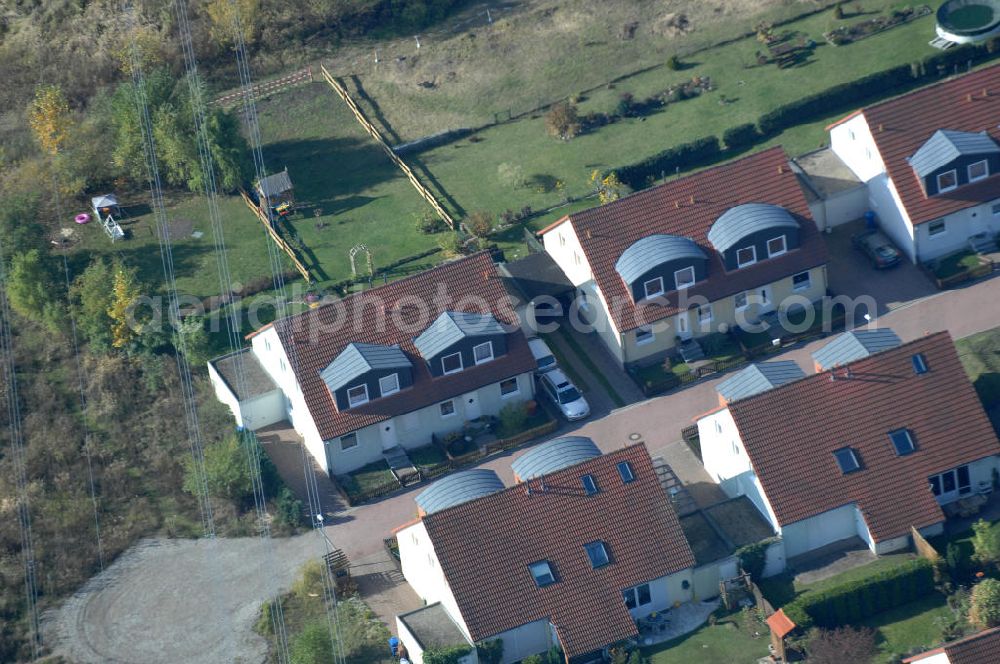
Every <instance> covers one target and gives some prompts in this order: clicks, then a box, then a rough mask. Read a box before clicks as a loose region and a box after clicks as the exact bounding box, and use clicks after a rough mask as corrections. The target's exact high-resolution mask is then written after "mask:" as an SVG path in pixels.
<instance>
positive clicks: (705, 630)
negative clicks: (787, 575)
mask: <svg viewBox="0 0 1000 664" xmlns="http://www.w3.org/2000/svg"><path fill="white" fill-rule="evenodd" d="M738 618H739V614H735V615H733V616H729V617H727V618H725V619H723V620H720V621H719V622H718V623H716V624H715V625H708V624H705V625H703V626H702V627H700V628H699V629H697V630H695V631H693V632H691V633H690V634H687V635H685V636H682V637H680V638H678V639H675V640H673V641H668V642H666V643H664V644H662V645H659V646H655V647H652V648H646V649H644V650H643V655H644V656H646V657H648V658H649V661H650V664H677V663H679V662H685V663H687V662H692V663H693V662H706V663H707V662H719V663H720V664H721V663H722V662H725V663H726V664H755V663H756V661H757V660H758V659H759V658H761V657H765V656H767V654H768V652H767V644H768V642H769V641H768V638H767V637H766V636H762V637H759V638H756V639H754V638H751V637H750V636H749V635H747V634H746V633H745V632H744V631H742V630H741V629H740V628H739V625H738V623H737V619H738Z"/></svg>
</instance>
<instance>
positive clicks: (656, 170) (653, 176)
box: [615, 136, 722, 189]
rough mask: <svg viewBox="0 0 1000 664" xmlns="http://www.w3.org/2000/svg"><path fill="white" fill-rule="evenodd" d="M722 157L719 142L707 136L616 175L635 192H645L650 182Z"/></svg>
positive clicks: (626, 167)
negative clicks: (640, 190)
mask: <svg viewBox="0 0 1000 664" xmlns="http://www.w3.org/2000/svg"><path fill="white" fill-rule="evenodd" d="M720 154H722V146H721V145H720V144H719V139H718V138H716V137H715V136H705V137H704V138H699V139H696V140H694V141H691V142H690V143H682V144H681V145H676V146H674V147H672V148H669V149H667V150H664V151H663V152H660V153H659V154H654V155H653V156H651V157H647V158H646V159H643V160H642V161H640V162H637V163H635V164H630V165H628V166H622V167H621V168H619V169H617V170H616V171H615V172H616V173H618V179H619V180H621V181H622V182H624V183H625V184H627V185H628V186H630V187H631V188H632V189H644V188H646V187H648V186H649V184H650V182H651V181H655V180H659V179H661V178H664V177H666V176H667V175H671V174H673V173H674V172H675V171H678V170H680V171H685V170H687V169H689V168H692V167H694V166H698V165H700V164H704V163H707V162H710V161H713V160H715V159H718V157H719V155H720Z"/></svg>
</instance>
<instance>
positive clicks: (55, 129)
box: [28, 85, 73, 156]
mask: <svg viewBox="0 0 1000 664" xmlns="http://www.w3.org/2000/svg"><path fill="white" fill-rule="evenodd" d="M72 122H73V120H72V117H71V116H70V112H69V102H68V101H66V95H64V94H63V91H62V88H60V87H59V86H58V85H40V86H38V88H36V89H35V99H34V100H33V101H32V102H31V107H30V108H29V109H28V124H30V125H31V130H32V131H33V132H34V133H35V140H36V141H38V145H39V146H40V147H41V148H42V150H44V151H45V152H47V153H48V154H50V155H52V156H55V155H57V154H58V153H59V149H60V148H61V147H62V145H63V143H65V142H66V138H67V137H68V136H69V131H70V127H71V126H72Z"/></svg>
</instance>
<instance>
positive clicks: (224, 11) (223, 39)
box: [205, 0, 260, 46]
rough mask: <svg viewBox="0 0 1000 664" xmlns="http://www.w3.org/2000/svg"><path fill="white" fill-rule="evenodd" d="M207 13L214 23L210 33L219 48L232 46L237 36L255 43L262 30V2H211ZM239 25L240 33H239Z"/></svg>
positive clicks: (216, 0)
mask: <svg viewBox="0 0 1000 664" xmlns="http://www.w3.org/2000/svg"><path fill="white" fill-rule="evenodd" d="M205 11H206V13H207V14H208V18H209V20H211V21H212V26H211V28H210V32H211V34H212V39H214V40H215V41H216V42H217V43H218V44H219V46H231V45H232V44H234V43H235V42H236V36H237V34H242V36H243V41H244V43H246V44H250V43H253V41H254V40H255V39H256V38H257V33H258V32H259V30H260V0H211V2H209V3H208V4H207V5H205ZM237 25H238V26H239V33H237Z"/></svg>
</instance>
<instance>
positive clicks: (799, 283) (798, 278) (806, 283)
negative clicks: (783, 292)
mask: <svg viewBox="0 0 1000 664" xmlns="http://www.w3.org/2000/svg"><path fill="white" fill-rule="evenodd" d="M810 286H812V282H811V281H810V280H809V270H806V271H805V272H799V273H798V274H796V275H794V276H793V277H792V290H796V291H801V290H809V287H810Z"/></svg>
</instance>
